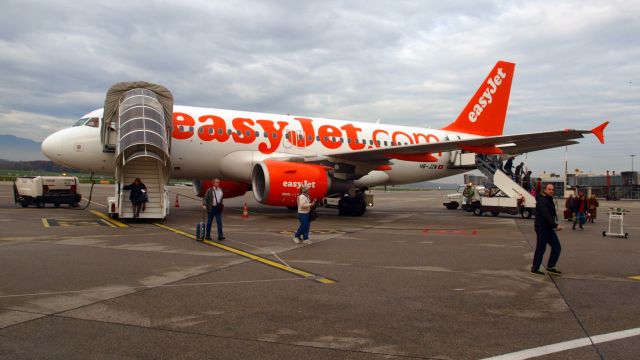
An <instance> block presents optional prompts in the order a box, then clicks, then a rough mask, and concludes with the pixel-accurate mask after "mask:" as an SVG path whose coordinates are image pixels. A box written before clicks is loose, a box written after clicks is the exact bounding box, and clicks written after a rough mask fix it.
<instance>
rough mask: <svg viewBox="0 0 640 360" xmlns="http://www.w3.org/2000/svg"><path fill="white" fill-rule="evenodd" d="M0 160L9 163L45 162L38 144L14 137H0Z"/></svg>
mask: <svg viewBox="0 0 640 360" xmlns="http://www.w3.org/2000/svg"><path fill="white" fill-rule="evenodd" d="M0 159H5V160H10V161H31V160H47V158H46V157H45V156H44V155H43V154H42V150H41V148H40V143H39V142H37V141H33V140H29V139H24V138H20V137H17V136H14V135H0Z"/></svg>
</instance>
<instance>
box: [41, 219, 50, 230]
mask: <svg viewBox="0 0 640 360" xmlns="http://www.w3.org/2000/svg"><path fill="white" fill-rule="evenodd" d="M42 225H44V227H46V228H48V227H50V225H49V220H47V218H42Z"/></svg>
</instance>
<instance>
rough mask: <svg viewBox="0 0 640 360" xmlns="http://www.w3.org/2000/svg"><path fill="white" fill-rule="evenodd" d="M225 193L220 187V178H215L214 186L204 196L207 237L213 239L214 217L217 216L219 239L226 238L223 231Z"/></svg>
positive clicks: (203, 204) (203, 205)
mask: <svg viewBox="0 0 640 360" xmlns="http://www.w3.org/2000/svg"><path fill="white" fill-rule="evenodd" d="M223 197H224V194H223V193H222V189H221V188H220V179H213V186H212V187H211V188H209V190H207V193H206V194H205V195H204V197H203V198H202V208H203V209H206V210H207V215H208V217H207V229H206V232H205V235H206V237H205V239H206V240H211V223H212V222H213V218H214V217H215V218H216V227H217V229H218V240H219V241H222V240H224V239H225V237H224V235H223V232H222V209H223V208H224V202H223Z"/></svg>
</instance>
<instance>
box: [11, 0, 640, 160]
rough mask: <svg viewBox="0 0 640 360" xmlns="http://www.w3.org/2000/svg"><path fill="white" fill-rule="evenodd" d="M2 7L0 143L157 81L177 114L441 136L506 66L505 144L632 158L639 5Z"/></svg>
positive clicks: (45, 129) (639, 67)
mask: <svg viewBox="0 0 640 360" xmlns="http://www.w3.org/2000/svg"><path fill="white" fill-rule="evenodd" d="M2 8H3V9H2V10H3V11H2V12H1V13H0V126H2V128H3V131H2V132H4V133H9V134H15V135H18V136H23V137H28V138H31V139H36V140H40V139H42V138H44V137H45V136H46V135H48V134H49V133H50V132H52V131H53V130H55V129H59V128H62V127H65V126H67V125H69V124H71V123H72V122H73V120H74V119H75V118H77V117H79V116H81V115H83V114H85V113H86V112H88V111H90V110H92V109H95V108H99V107H101V106H102V102H103V101H104V95H105V93H106V91H107V89H108V88H109V87H110V86H111V85H112V84H113V83H115V82H118V81H127V80H146V81H151V82H156V83H160V84H162V85H165V86H167V87H168V88H169V89H170V90H171V91H172V92H173V94H174V97H175V99H176V103H178V104H185V105H194V106H208V107H219V108H231V109H243V110H251V111H262V112H273V113H291V114H301V115H308V116H319V117H327V118H339V119H353V120H363V121H375V120H377V119H382V121H383V122H386V123H392V124H402V125H415V126H431V127H434V128H437V127H439V126H443V125H445V124H447V123H448V122H449V121H451V120H452V119H453V118H455V117H456V116H457V115H458V113H459V112H460V111H461V109H462V108H463V107H464V105H465V104H466V102H467V101H468V99H469V97H470V96H471V95H472V94H473V92H474V91H475V90H476V88H477V87H478V85H479V84H480V82H481V81H482V80H483V79H484V77H485V76H486V74H487V73H488V71H489V70H490V69H491V67H492V66H493V64H494V63H495V61H497V60H500V59H503V60H508V61H513V62H515V63H517V66H516V78H515V80H514V83H513V86H512V96H511V103H510V107H509V113H508V120H507V124H506V126H505V131H506V132H508V133H520V132H529V131H543V130H550V129H558V128H582V129H584V128H591V127H593V126H595V125H597V124H599V123H600V122H601V121H604V120H610V121H611V122H612V124H611V125H610V127H609V129H608V130H607V141H608V144H607V145H605V146H600V145H599V144H597V141H596V140H594V139H592V138H589V139H585V140H584V141H583V142H582V143H581V144H580V145H577V146H574V147H571V148H570V150H569V159H570V161H571V162H572V163H575V165H573V166H570V167H572V168H574V167H579V168H584V169H587V170H589V169H591V170H593V171H602V170H604V169H615V170H626V169H628V168H629V167H630V160H629V157H628V155H629V154H631V153H634V152H638V151H637V146H634V143H633V141H634V138H635V137H637V135H640V131H638V130H637V126H636V125H635V124H636V120H637V114H638V113H640V88H639V86H640V79H638V75H637V74H640V62H638V61H637V60H636V59H638V58H640V57H639V56H640V38H639V37H638V36H637V34H640V23H639V22H638V21H637V14H639V13H640V4H638V3H634V2H628V1H610V2H598V1H560V2H557V1H535V2H530V1H526V2H525V1H522V2H520V1H514V2H500V1H495V2H490V1H487V2H483V3H477V4H475V5H473V6H471V5H469V3H468V2H466V1H450V2H447V3H446V4H439V3H431V2H421V1H393V2H387V1H349V2H326V1H304V2H301V1H276V2H264V1H240V2H223V1H204V0H203V1H184V2H180V3H173V2H166V1H135V2H109V1H93V2H78V1H51V2H44V3H43V2H34V1H4V2H3V7H2ZM34 123H37V126H33V124H34ZM558 157H559V158H558ZM558 159H560V160H558ZM529 163H530V164H531V166H532V167H534V168H535V169H547V170H553V171H559V170H561V169H562V168H563V166H564V151H562V150H550V151H545V152H540V153H535V154H531V155H530V156H529ZM638 167H640V166H638Z"/></svg>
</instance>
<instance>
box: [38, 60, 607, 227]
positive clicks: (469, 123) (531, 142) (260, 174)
mask: <svg viewBox="0 0 640 360" xmlns="http://www.w3.org/2000/svg"><path fill="white" fill-rule="evenodd" d="M514 70H515V64H513V63H509V62H504V61H499V62H497V63H496V65H495V66H494V68H493V69H492V70H491V72H490V73H489V75H488V76H487V77H486V79H485V80H484V81H483V82H482V84H481V85H480V87H479V88H478V90H477V91H476V93H475V94H474V95H473V97H472V98H471V100H470V101H469V103H468V104H467V105H466V106H465V108H464V109H463V110H462V112H461V113H460V115H459V116H458V118H457V119H455V121H453V122H452V123H450V124H449V125H447V126H445V127H443V128H441V129H439V130H431V129H425V128H418V127H407V126H397V125H383V124H374V123H365V122H355V121H341V120H330V119H323V118H312V117H306V116H290V115H276V114H266V113H255V112H245V111H233V110H221V109H214V108H199V107H190V106H178V105H176V106H173V97H172V95H171V93H170V92H169V91H168V90H167V89H166V88H164V87H162V86H159V85H155V84H150V83H146V82H131V83H118V84H115V85H114V86H112V88H111V89H110V90H109V92H108V93H107V97H106V100H105V107H104V108H103V109H98V110H95V111H92V112H90V113H88V114H86V115H85V116H83V117H82V118H81V119H80V120H78V121H77V122H76V123H75V124H74V125H73V126H72V127H70V128H66V129H63V130H60V131H58V132H56V133H54V134H52V135H50V136H49V137H47V138H46V139H45V140H44V141H43V143H42V151H43V153H44V154H45V155H46V156H47V157H48V158H50V159H51V160H52V161H54V162H56V163H59V164H62V165H65V166H69V167H72V168H76V169H82V170H86V171H91V172H94V173H100V174H109V175H114V178H115V181H116V184H117V186H116V194H115V195H116V196H115V197H114V198H110V200H109V204H110V209H109V212H110V213H111V214H112V215H113V214H116V215H119V216H121V217H130V216H131V211H130V209H129V210H127V208H126V206H127V205H126V204H127V203H128V199H127V198H126V194H125V192H124V191H122V190H121V187H122V185H124V184H126V183H128V182H131V181H132V180H133V178H136V177H140V178H142V180H143V182H145V183H146V184H147V186H148V187H150V189H149V196H150V198H152V199H150V203H153V202H154V201H155V202H157V208H158V209H156V212H153V211H154V210H153V209H152V210H151V212H149V210H148V211H147V214H146V215H147V216H145V215H144V214H142V215H141V217H160V218H164V217H165V216H166V214H167V213H168V208H169V207H170V206H169V203H170V201H169V197H168V193H167V190H166V189H167V187H166V184H167V181H168V179H169V178H170V177H171V178H177V179H194V181H193V187H194V192H195V193H196V195H198V196H201V197H202V196H203V195H204V193H205V191H206V190H207V189H208V188H209V187H210V186H211V180H210V179H212V178H220V179H222V188H223V190H224V191H225V197H226V198H230V197H234V196H240V195H243V194H244V193H245V192H246V191H249V190H252V191H253V194H254V196H255V198H256V200H257V201H258V202H260V203H263V204H268V205H274V206H288V207H292V206H295V204H296V197H297V194H298V188H299V187H300V186H301V185H305V186H307V187H308V188H309V193H310V197H311V198H315V199H328V200H331V201H329V203H331V204H334V205H336V206H337V207H338V208H339V211H340V213H341V214H344V215H355V216H359V215H362V214H363V213H364V212H365V209H366V203H365V196H364V194H365V191H366V190H367V189H369V188H371V187H373V186H378V185H395V184H408V183H415V182H420V181H426V180H433V179H438V178H442V177H446V176H451V175H455V174H460V173H463V172H465V171H469V170H471V169H473V168H474V167H473V166H471V167H470V166H469V165H473V164H462V163H460V162H459V161H458V160H457V159H459V158H462V155H463V154H465V153H467V154H468V153H474V154H485V155H486V154H499V155H501V156H511V155H518V154H522V153H526V152H532V151H537V150H542V149H549V148H554V147H560V146H566V145H571V144H575V143H577V141H575V139H578V138H582V137H583V134H587V133H593V134H595V135H596V136H597V137H598V139H599V140H600V142H602V143H604V135H603V133H604V128H605V127H606V126H607V124H608V122H604V123H602V124H601V125H599V126H597V127H596V128H594V129H591V130H572V129H563V130H556V131H546V132H534V133H525V134H517V135H503V134H502V132H503V127H504V121H505V118H506V113H507V105H508V102H509V93H510V90H511V82H512V80H513V76H514ZM169 119H171V121H169ZM463 165H466V166H463ZM150 184H151V186H150ZM154 187H156V188H155V189H154ZM154 193H157V194H156V195H157V196H156V195H154ZM325 203H326V201H325Z"/></svg>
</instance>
